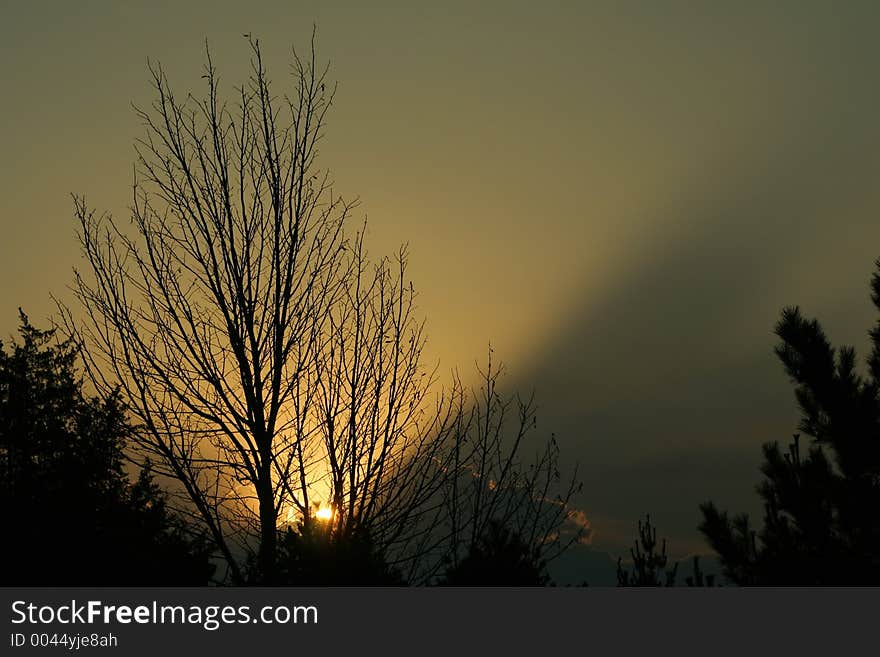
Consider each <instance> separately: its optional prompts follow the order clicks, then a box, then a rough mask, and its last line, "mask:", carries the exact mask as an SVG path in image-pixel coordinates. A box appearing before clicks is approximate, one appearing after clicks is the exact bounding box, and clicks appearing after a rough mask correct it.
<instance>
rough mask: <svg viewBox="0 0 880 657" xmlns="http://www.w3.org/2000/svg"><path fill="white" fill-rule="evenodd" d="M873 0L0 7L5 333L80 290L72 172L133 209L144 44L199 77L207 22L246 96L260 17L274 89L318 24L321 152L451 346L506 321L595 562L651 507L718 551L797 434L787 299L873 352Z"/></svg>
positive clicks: (496, 340) (878, 48) (681, 547)
mask: <svg viewBox="0 0 880 657" xmlns="http://www.w3.org/2000/svg"><path fill="white" fill-rule="evenodd" d="M181 5H182V6H181ZM368 5H369V6H368ZM878 19H880V5H877V3H874V2H861V1H858V0H853V1H851V2H847V3H839V2H837V3H835V2H818V1H813V0H801V1H798V2H788V1H780V2H775V3H765V2H738V3H730V2H701V3H692V2H677V1H673V0H670V1H666V2H649V1H646V2H634V1H629V2H627V1H617V2H586V1H585V2H552V1H548V2H541V3H537V2H528V3H527V2H504V3H500V2H498V3H490V2H485V3H471V2H452V1H450V2H444V3H427V2H424V3H422V2H397V3H392V2H385V3H361V2H292V1H287V2H254V3H241V2H224V1H219V2H211V3H207V2H187V3H175V2H163V1H158V0H157V1H153V2H149V3H147V2H143V3H135V2H132V3H113V2H87V1H83V2H78V3H65V2H56V3H48V2H39V1H34V2H5V3H3V5H2V7H0V34H2V39H0V71H2V72H0V76H2V78H0V89H2V90H3V93H2V96H3V102H2V103H0V148H2V151H0V152H2V155H0V229H2V230H0V236H2V237H0V280H2V281H3V284H2V287H0V335H2V336H8V335H10V334H11V333H12V332H13V331H14V330H15V326H16V322H17V315H16V312H17V308H18V307H19V306H21V307H23V308H24V310H25V311H26V312H27V313H28V314H29V315H30V316H31V318H32V319H33V320H34V321H35V322H36V323H37V324H38V325H40V324H41V323H45V321H46V320H47V319H48V318H49V317H50V315H51V314H52V313H53V310H54V305H53V302H52V297H51V295H54V296H56V297H59V298H61V299H62V300H64V299H70V298H71V295H70V293H69V291H68V286H69V285H70V283H71V280H72V269H73V268H74V267H76V266H80V267H81V266H82V265H83V261H82V260H81V259H80V256H79V252H78V245H77V242H76V240H75V237H74V229H75V222H74V217H73V211H72V210H73V208H72V203H71V199H70V194H71V193H78V194H84V195H85V196H86V198H87V200H88V202H89V204H90V205H93V206H95V207H97V208H99V209H102V210H108V211H111V212H113V213H114V214H115V215H117V216H124V215H125V214H126V207H127V205H128V203H129V201H130V194H131V183H132V163H133V160H134V152H133V142H134V140H135V139H136V138H137V137H139V136H141V134H142V129H141V126H140V125H139V123H138V119H137V117H136V116H135V113H134V111H133V110H132V103H134V104H137V105H142V106H143V105H147V104H148V103H149V102H150V100H151V95H150V86H149V73H148V70H147V59H148V58H149V59H150V60H152V61H159V62H161V63H162V65H163V66H164V68H165V70H166V72H167V73H168V76H169V78H170V80H171V82H172V85H173V86H174V87H175V88H176V89H181V90H190V89H194V90H200V89H201V86H203V83H204V81H203V80H201V78H200V76H201V74H202V66H203V64H204V51H205V40H206V39H207V40H208V43H209V44H210V48H211V50H212V53H213V56H214V59H215V62H216V64H217V66H218V69H219V70H220V74H221V78H222V79H221V84H222V85H225V86H224V87H223V88H225V89H227V90H229V91H231V90H232V89H233V86H234V85H236V84H238V83H240V82H241V81H242V80H243V78H244V75H245V74H246V69H247V65H248V57H249V51H248V46H247V42H246V40H245V39H244V38H243V36H242V35H243V34H244V33H251V34H254V35H256V36H258V37H259V38H260V40H261V44H262V45H263V48H264V53H265V55H266V57H267V62H268V68H269V73H270V76H271V77H272V78H273V79H275V80H276V81H277V83H278V84H281V83H282V81H283V80H284V79H285V78H286V76H287V72H288V71H287V65H288V62H289V57H288V54H289V49H290V47H291V46H292V45H298V46H299V47H305V46H306V44H307V43H308V38H309V36H310V34H311V31H312V27H313V25H316V26H317V30H318V38H317V46H318V56H319V58H323V59H325V60H328V61H329V62H330V64H331V72H330V76H331V78H333V79H335V80H336V81H337V82H338V84H339V88H338V92H337V96H336V100H335V107H334V109H333V111H332V114H331V115H330V117H329V124H328V129H327V133H326V138H325V141H324V143H323V147H322V155H321V164H322V166H325V167H327V168H329V169H330V170H331V171H332V174H333V177H334V179H335V180H336V188H337V189H338V190H339V191H341V192H342V193H343V194H344V195H347V196H350V197H354V196H357V197H359V198H360V199H361V206H360V211H361V212H362V213H363V215H365V216H366V217H367V218H368V220H369V227H370V228H369V231H370V232H369V246H370V248H371V250H372V251H373V252H375V253H386V252H393V251H395V250H396V247H397V246H398V245H399V244H400V243H401V242H406V243H408V244H409V249H410V255H411V263H410V273H411V275H412V278H413V280H414V283H415V285H416V287H417V289H418V290H419V305H420V309H421V311H422V312H423V313H424V315H425V316H426V318H427V321H428V332H429V337H430V345H429V350H430V353H429V357H430V358H431V359H436V360H437V362H439V364H440V371H441V373H447V372H450V371H451V370H452V369H453V368H457V369H458V370H459V371H460V372H461V373H462V375H463V376H464V378H465V379H467V377H468V376H470V375H471V373H472V372H473V371H474V370H473V364H474V362H475V361H481V360H482V359H483V358H484V357H485V353H486V349H487V345H488V344H489V343H490V342H491V344H492V346H493V348H494V352H495V356H496V358H500V359H502V360H503V361H505V362H506V363H507V367H508V376H507V379H506V382H507V385H508V387H509V389H510V390H514V389H519V390H522V391H525V392H529V391H531V390H534V391H535V393H536V399H537V402H538V406H539V428H540V431H541V432H542V435H544V436H545V437H546V436H547V435H549V433H550V432H553V433H554V434H555V435H556V437H557V439H558V441H559V443H560V445H561V447H562V452H563V459H564V461H565V464H566V465H567V466H568V467H569V468H570V467H572V465H573V464H574V463H575V462H578V463H579V465H580V470H579V472H580V476H581V478H582V480H583V482H584V489H583V492H582V493H581V494H580V495H579V497H578V499H577V504H578V505H579V507H580V508H582V509H583V510H584V511H585V513H586V514H587V516H588V517H589V518H590V521H591V523H592V528H593V544H592V546H591V548H589V550H592V552H593V553H592V554H586V553H584V554H582V555H580V556H581V557H582V558H583V559H585V560H590V559H592V560H593V562H596V563H598V561H601V559H598V561H597V557H596V555H597V554H600V555H604V553H605V552H608V553H610V554H611V555H614V556H616V555H617V554H623V553H624V552H625V551H626V549H627V546H628V545H629V543H630V542H631V541H632V539H633V538H634V537H635V535H636V523H637V520H638V518H639V517H640V516H642V515H643V514H645V513H648V512H649V513H651V517H652V519H653V521H654V523H655V524H656V526H658V528H659V532H660V534H661V535H665V536H666V537H667V538H668V539H669V545H670V552H671V553H672V554H673V556H676V557H680V556H684V555H687V554H691V553H695V552H705V551H706V546H705V545H704V544H703V542H702V540H701V538H700V536H699V534H698V532H697V530H696V526H697V524H698V522H699V510H698V505H699V503H700V502H702V501H704V500H706V499H713V500H715V501H716V502H718V503H719V504H720V505H721V506H723V507H728V508H731V509H732V510H749V511H752V512H753V513H754V512H758V511H759V509H758V503H757V496H756V495H755V493H754V488H755V485H756V484H757V483H758V481H759V473H758V466H759V463H760V446H761V444H762V443H764V442H766V441H770V440H780V441H786V440H787V439H788V438H789V437H790V435H791V434H792V433H793V432H794V431H795V429H796V424H797V418H798V415H797V409H796V406H795V403H794V398H793V394H792V389H791V386H790V384H789V382H788V381H787V380H786V377H785V375H784V373H783V371H782V369H781V366H780V365H779V364H778V363H777V362H776V360H775V357H774V356H773V346H774V344H775V340H774V336H773V326H774V324H775V322H776V320H777V318H778V316H779V312H780V310H781V308H782V307H783V306H786V305H793V304H798V305H800V306H801V307H802V309H803V310H804V312H805V313H806V314H807V315H808V316H816V317H819V318H820V319H821V320H822V322H823V325H824V326H825V328H826V329H827V331H828V333H829V334H830V337H831V339H832V341H833V342H834V343H835V344H841V343H847V344H854V345H856V347H861V352H862V353H865V345H866V343H867V330H868V328H869V326H870V325H871V323H872V322H873V320H874V316H873V312H872V307H871V305H870V301H869V298H868V279H869V276H870V274H871V273H872V271H873V269H874V260H875V259H876V258H877V257H880V248H878V246H877V245H878V244H880V241H878V237H880V223H878V222H877V221H876V219H877V216H878V214H877V212H878V209H880V192H878V191H877V190H880V185H877V184H876V180H877V174H878V172H880V157H878V154H880V149H878V145H880V143H878V142H880V122H878V120H877V117H878V116H880V112H878V109H880V108H878V102H880V86H878V84H877V75H876V62H877V61H880V40H877V39H876V25H877V21H878ZM200 85H201V86H200ZM581 550H582V551H589V550H588V549H587V548H581ZM584 563H586V561H584Z"/></svg>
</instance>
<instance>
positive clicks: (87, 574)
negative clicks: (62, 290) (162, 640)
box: [0, 312, 213, 586]
mask: <svg viewBox="0 0 880 657" xmlns="http://www.w3.org/2000/svg"><path fill="white" fill-rule="evenodd" d="M20 318H21V326H20V328H19V334H20V336H21V342H20V343H18V344H13V345H12V347H11V349H9V350H7V349H6V348H5V346H4V345H3V343H2V342H0V514H2V517H3V519H4V524H5V531H4V537H3V539H2V541H0V564H2V566H0V573H2V574H0V582H2V583H3V584H5V585H13V584H20V585H30V586H34V585H134V584H151V585H160V584H206V583H207V582H208V579H209V577H210V575H211V573H212V571H213V567H212V566H211V565H210V563H209V550H208V547H207V545H206V544H205V543H204V542H203V541H201V540H199V539H198V538H197V537H195V538H194V537H191V536H190V534H189V532H188V530H187V528H186V526H185V525H184V523H183V522H182V521H181V520H180V519H179V518H176V517H175V516H173V515H171V514H170V513H169V512H168V511H167V509H166V506H165V497H164V495H163V494H162V492H161V491H160V490H159V488H158V486H157V485H156V484H155V483H154V482H153V480H152V476H151V474H150V471H149V469H148V468H146V469H144V470H142V471H141V472H140V475H139V477H138V478H137V480H136V481H135V482H131V481H129V479H128V477H127V475H126V472H125V467H124V466H125V459H124V453H123V449H124V446H125V439H126V437H127V436H128V435H129V434H130V431H131V428H130V426H129V425H128V423H127V421H126V418H125V412H124V408H123V407H122V404H121V403H120V400H119V398H118V396H116V395H110V396H109V397H107V398H104V399H99V398H91V399H90V398H87V397H86V396H85V395H84V394H83V391H82V384H81V381H80V379H79V378H78V377H77V374H76V369H75V364H76V360H77V349H76V347H75V345H74V344H73V343H71V342H70V341H63V342H56V341H55V338H54V331H51V330H50V331H41V330H39V329H37V328H35V327H33V326H32V325H31V324H30V322H29V321H28V318H27V317H26V316H25V315H24V313H21V312H20Z"/></svg>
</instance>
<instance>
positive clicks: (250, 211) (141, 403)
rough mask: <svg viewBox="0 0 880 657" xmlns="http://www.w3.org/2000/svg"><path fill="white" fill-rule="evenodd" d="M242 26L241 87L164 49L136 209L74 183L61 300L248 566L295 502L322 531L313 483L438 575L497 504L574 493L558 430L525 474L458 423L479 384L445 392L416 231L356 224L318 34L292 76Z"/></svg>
mask: <svg viewBox="0 0 880 657" xmlns="http://www.w3.org/2000/svg"><path fill="white" fill-rule="evenodd" d="M248 41H249V44H250V47H251V52H252V73H251V77H250V79H249V80H248V82H247V83H245V84H244V85H242V86H241V87H240V88H239V89H237V97H236V98H235V100H234V102H232V103H227V102H225V101H223V100H222V99H221V96H220V93H219V86H218V85H219V83H218V74H217V72H216V70H215V68H214V65H213V62H212V60H211V56H210V53H208V55H207V64H206V67H205V74H204V76H203V77H204V78H205V80H206V86H207V92H206V94H205V96H204V97H203V98H202V99H196V97H195V96H193V95H192V94H188V95H186V97H185V99H184V100H179V98H178V96H176V95H175V94H174V93H173V91H172V89H171V86H170V84H169V82H168V79H167V77H166V75H165V73H164V71H163V70H162V68H161V67H160V66H156V65H153V66H151V72H152V75H153V86H154V89H155V92H156V96H157V99H156V101H155V102H154V104H153V106H152V107H151V108H150V109H148V110H139V111H138V114H139V116H140V118H141V119H142V121H143V123H144V125H145V129H146V135H145V136H144V138H143V139H141V140H140V141H139V142H138V146H137V153H138V166H137V174H136V180H135V184H134V202H133V206H132V208H131V215H132V217H131V218H132V222H131V225H130V226H129V225H127V224H123V223H121V222H118V221H116V220H115V219H114V218H113V217H112V216H109V215H106V214H105V215H98V214H96V213H95V212H94V211H92V210H91V209H90V208H89V207H88V206H87V204H86V203H85V201H84V199H82V198H80V197H76V198H75V200H74V205H75V212H76V215H77V218H78V220H79V226H80V232H79V237H80V241H81V245H82V250H83V253H84V255H85V257H86V260H87V262H88V271H86V272H82V273H77V276H76V286H75V289H76V294H77V297H78V300H79V302H80V306H81V312H80V313H74V312H73V311H72V310H71V309H69V308H66V307H63V306H62V307H61V311H62V315H63V322H64V326H65V328H66V330H67V331H68V332H69V334H70V335H71V336H74V337H75V338H76V340H77V341H78V342H81V343H82V344H83V345H85V350H84V353H85V355H86V366H87V371H88V373H89V375H90V380H91V381H92V382H93V384H94V385H95V387H96V388H97V389H98V390H100V391H102V392H104V393H105V394H106V393H107V392H109V391H110V390H115V389H117V388H118V390H119V395H120V398H121V399H122V400H123V401H124V403H125V404H126V407H127V409H129V412H130V413H131V415H132V417H133V418H135V419H136V421H137V424H138V430H137V431H136V432H135V433H134V434H133V436H132V440H131V451H132V455H133V457H134V458H137V459H139V460H140V461H142V462H143V461H146V460H147V459H149V460H150V461H151V462H152V463H153V464H154V467H155V470H156V472H157V473H159V474H161V475H162V476H165V477H169V478H172V479H174V480H176V481H177V482H178V485H177V487H176V488H175V489H174V493H175V495H176V497H175V499H174V502H175V505H176V506H177V508H179V509H180V510H181V511H185V512H188V513H190V514H191V515H192V517H193V519H195V520H197V521H198V522H199V523H200V524H201V526H202V527H203V528H204V531H205V532H207V533H208V534H209V535H210V537H211V540H212V542H213V544H214V546H215V547H216V550H217V551H218V552H219V554H220V555H221V556H222V557H223V560H224V562H225V564H226V566H227V570H226V572H225V576H226V577H228V579H229V580H231V581H232V582H234V583H246V582H261V583H269V584H271V583H275V582H278V581H280V577H281V572H280V570H281V569H283V568H284V566H283V564H282V562H283V561H285V560H287V559H286V557H285V556H284V555H280V554H279V549H278V541H279V537H280V536H283V535H284V531H285V529H284V527H285V525H287V524H290V523H292V524H293V525H294V526H296V524H297V523H300V522H301V523H303V524H302V526H303V528H304V530H305V534H304V536H310V535H311V534H310V533H309V532H311V529H310V528H309V526H310V523H312V522H316V519H315V518H313V517H312V513H313V508H314V504H313V503H314V502H315V501H319V502H321V503H324V504H327V505H329V507H330V508H332V510H333V513H332V516H331V518H330V520H329V525H330V527H329V530H330V533H329V536H330V537H331V538H332V539H333V540H335V539H336V538H340V537H352V536H369V540H370V542H371V543H372V544H373V546H374V547H375V549H376V550H378V552H379V553H381V554H382V555H384V557H385V558H387V559H389V563H391V564H392V565H393V566H394V567H395V568H396V569H399V570H400V571H401V572H405V573H406V577H407V581H423V580H426V579H427V578H429V577H431V576H433V575H435V574H436V573H437V572H438V569H439V566H437V565H436V564H438V563H439V558H440V557H439V555H440V553H442V552H446V553H449V552H450V551H452V552H455V553H458V552H459V551H460V547H461V546H465V547H464V548H463V549H466V545H468V544H470V543H473V541H474V540H475V537H476V536H477V535H478V534H479V528H480V527H481V526H482V525H484V524H485V522H486V521H487V519H488V518H489V517H493V516H496V515H499V514H501V515H504V516H506V517H505V518H503V519H502V520H503V522H504V523H505V524H508V523H514V522H515V523H520V524H522V523H523V522H525V521H524V518H527V519H528V521H529V522H530V524H531V526H532V530H531V531H530V532H529V536H530V537H534V538H538V534H545V535H550V534H552V533H553V531H554V530H553V528H552V526H551V525H552V523H553V522H555V523H556V524H559V523H560V522H562V521H564V520H565V518H566V514H567V513H568V511H569V509H568V499H569V497H570V492H566V491H565V490H564V486H563V492H561V493H559V494H555V491H550V488H552V486H550V485H551V484H554V485H555V484H556V483H558V479H559V478H558V476H554V475H556V473H557V468H556V466H555V458H556V451H555V448H554V449H549V448H548V449H549V451H548V452H547V454H546V455H545V458H543V460H540V458H541V457H539V462H538V463H536V464H535V467H534V471H533V472H532V474H531V475H529V476H525V474H526V473H525V470H526V466H523V465H522V464H521V462H520V461H519V460H518V459H515V458H510V459H508V458H507V456H509V454H504V453H502V452H500V451H498V450H497V449H496V446H495V445H494V444H485V445H483V446H482V447H477V448H475V449H474V448H471V447H470V446H468V445H466V444H464V442H465V441H466V440H467V439H468V437H469V435H470V434H471V432H472V430H474V429H473V426H474V425H473V422H474V419H473V418H474V412H473V408H474V406H472V405H471V404H470V403H469V402H468V400H467V399H466V397H467V396H466V394H465V391H464V388H463V386H462V385H461V384H460V383H459V382H458V381H457V380H456V381H455V382H454V383H453V385H452V388H451V390H449V391H447V392H436V393H435V392H434V387H435V380H436V377H435V370H434V369H431V368H429V367H426V365H425V364H424V362H423V358H422V352H423V348H424V345H425V333H424V323H423V321H422V320H420V319H419V318H418V317H417V313H416V306H415V291H414V288H413V286H412V283H411V282H410V281H409V279H408V277H407V252H406V250H405V249H401V250H400V251H399V252H398V253H397V254H396V256H395V257H392V258H381V259H378V260H371V259H370V258H369V257H368V255H367V252H366V249H365V245H364V231H363V229H362V228H361V229H358V230H355V231H352V230H351V228H350V227H349V224H350V221H351V215H352V213H353V211H354V208H355V207H356V203H355V202H352V201H346V200H344V199H343V198H342V197H340V196H339V195H338V194H337V193H336V192H335V191H334V189H333V186H332V181H331V179H330V176H329V173H327V172H326V171H324V170H321V169H319V168H318V165H317V156H318V146H319V144H320V141H321V138H322V136H323V131H324V127H325V117H326V114H327V112H328V110H329V108H330V106H331V104H332V101H333V96H334V91H333V87H332V85H330V84H328V81H327V68H320V67H319V66H318V65H317V63H316V55H315V46H314V37H313V40H312V44H311V50H310V53H309V56H308V57H306V58H301V57H300V56H299V55H297V53H296V52H294V54H293V80H294V84H293V90H292V92H291V93H290V94H289V95H280V94H278V93H276V91H275V90H274V87H273V86H272V85H271V83H270V81H269V77H268V74H267V71H266V68H265V66H264V64H263V58H262V53H261V49H260V44H259V42H258V41H257V40H256V39H253V38H251V37H250V36H248ZM521 438H522V435H520V439H521ZM518 440H519V439H518ZM519 444H520V443H519V442H518V441H517V442H515V443H514V446H513V447H512V448H511V449H512V450H513V453H514V454H516V453H517V450H518V446H519ZM469 455H470V456H473V457H474V458H473V459H471V460H470V461H469V460H468V457H469ZM481 455H482V456H481ZM489 456H492V457H500V461H499V463H500V464H502V466H503V465H504V463H507V466H506V467H503V468H502V469H503V470H504V472H503V473H502V474H504V478H505V482H504V486H502V487H500V488H499V490H498V493H496V494H494V495H487V494H484V492H483V491H482V489H483V488H486V486H487V484H488V482H489V478H488V477H486V478H484V479H482V480H481V484H480V487H478V488H477V489H476V490H477V491H478V492H475V494H474V495H473V496H471V497H470V498H469V500H470V502H469V503H470V504H471V506H470V507H469V508H470V509H471V511H468V512H465V511H464V507H463V506H461V505H457V501H459V500H462V499H464V498H466V497H468V495H459V491H460V488H458V483H451V482H455V481H457V480H459V479H460V478H461V476H462V472H464V471H465V470H467V471H468V472H470V473H473V474H472V475H471V476H474V477H475V476H479V475H481V474H485V473H487V472H488V470H487V467H486V463H485V459H486V457H489ZM517 473H522V474H523V476H517ZM544 475H549V476H547V477H545V476H544ZM530 482H531V483H530ZM544 483H547V485H548V487H547V489H546V490H545V489H542V488H541V486H543V484H544ZM530 486H531V488H530ZM572 489H573V488H570V490H572ZM502 492H504V493H505V494H504V499H506V500H512V499H516V498H517V497H518V498H520V502H519V503H516V504H513V503H511V504H512V506H514V507H515V513H514V512H513V510H512V511H511V512H510V513H507V512H502V511H501V510H500V507H498V506H497V505H495V504H494V502H493V500H497V499H500V498H501V497H502V495H501V493H502ZM453 499H455V500H456V503H453V502H452V500H453ZM446 502H449V503H453V504H456V505H455V508H454V509H451V510H450V509H449V508H448V507H446V506H444V504H445V503H446ZM526 502H528V504H526ZM487 505H488V506H487ZM528 505H531V509H530V510H528V509H527V506H528ZM529 514H531V515H529ZM448 518H457V519H458V520H451V521H450V523H448V524H451V525H453V526H451V527H448V528H447V527H446V525H445V524H444V523H445V522H446V519H448ZM474 518H477V519H478V522H477V524H476V525H474V526H473V527H471V526H470V524H473V522H472V521H473V519H474ZM548 519H555V520H552V522H551V523H550V524H549V525H548V522H549V520H548ZM469 523H470V524H469ZM465 525H468V531H469V532H470V534H469V536H470V539H469V542H468V541H466V540H463V539H462V538H461V536H462V535H461V534H460V530H461V529H462V527H463V526H465ZM548 527H550V528H549V529H548ZM340 540H341V538H340ZM345 540H350V539H348V538H346V539H345ZM557 545H558V542H555V541H550V542H548V546H550V547H553V546H557ZM450 546H452V547H450ZM240 555H245V556H244V557H241V556H240ZM245 564H253V567H252V568H245V567H244V565H245ZM432 564H433V565H432Z"/></svg>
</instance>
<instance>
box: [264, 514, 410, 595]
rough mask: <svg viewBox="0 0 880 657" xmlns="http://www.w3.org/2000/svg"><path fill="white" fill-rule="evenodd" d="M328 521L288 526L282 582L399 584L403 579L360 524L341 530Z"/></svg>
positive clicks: (282, 554)
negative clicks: (357, 526)
mask: <svg viewBox="0 0 880 657" xmlns="http://www.w3.org/2000/svg"><path fill="white" fill-rule="evenodd" d="M339 531H340V530H339V529H338V528H337V529H336V530H334V527H333V525H332V524H331V523H329V522H321V521H312V522H300V523H298V525H297V526H296V527H295V528H294V527H288V528H287V530H286V531H285V532H284V534H283V535H282V538H281V541H280V544H279V568H278V572H279V577H278V580H279V582H281V583H284V584H287V585H293V586H399V585H401V584H403V583H404V580H403V578H402V576H401V574H400V572H399V571H397V570H395V569H394V568H392V567H391V566H389V565H388V563H387V561H386V559H385V556H384V555H383V554H382V553H381V552H380V550H379V549H378V548H377V546H376V544H375V542H374V541H373V540H372V538H371V537H370V536H369V534H368V533H367V532H366V530H364V529H361V528H348V529H346V530H343V531H346V533H344V534H339V533H334V532H339Z"/></svg>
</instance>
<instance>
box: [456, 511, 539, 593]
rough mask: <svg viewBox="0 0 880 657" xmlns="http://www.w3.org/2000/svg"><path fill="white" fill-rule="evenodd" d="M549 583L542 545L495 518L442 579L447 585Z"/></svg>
mask: <svg viewBox="0 0 880 657" xmlns="http://www.w3.org/2000/svg"><path fill="white" fill-rule="evenodd" d="M549 582H550V576H549V575H548V574H547V570H546V563H545V562H544V561H543V559H542V558H541V555H540V552H539V550H538V546H536V545H535V544H530V543H528V542H526V541H524V540H523V538H522V537H521V536H520V535H519V534H517V533H515V532H514V531H512V530H510V529H509V528H507V527H505V526H504V525H502V524H501V523H500V522H497V521H495V520H493V521H490V522H489V523H488V524H487V526H486V528H485V530H484V531H483V532H482V533H481V534H480V535H479V536H478V537H477V540H476V541H475V542H474V543H473V544H472V545H471V546H470V549H469V551H468V553H467V554H466V555H465V557H464V558H463V559H461V560H460V561H458V562H457V563H456V564H455V565H452V566H450V567H449V568H448V569H447V571H446V573H445V576H444V577H443V579H442V580H441V581H440V583H441V584H442V585H445V586H545V585H547V584H548V583H549Z"/></svg>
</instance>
